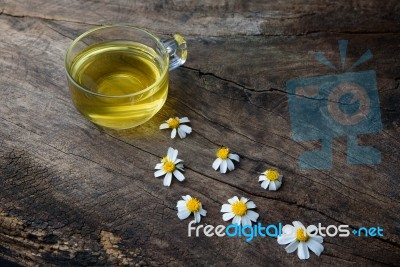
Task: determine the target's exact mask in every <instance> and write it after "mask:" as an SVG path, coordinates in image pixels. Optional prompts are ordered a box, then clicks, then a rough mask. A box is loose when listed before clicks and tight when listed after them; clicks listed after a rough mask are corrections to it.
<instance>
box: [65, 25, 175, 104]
mask: <svg viewBox="0 0 400 267" xmlns="http://www.w3.org/2000/svg"><path fill="white" fill-rule="evenodd" d="M107 28H130V29H134V30H138V31H141V32H143V33H145V34H147V35H149V36H150V37H152V38H153V39H154V40H155V41H156V43H157V44H158V45H160V47H162V49H163V52H165V54H166V55H167V56H166V60H167V62H166V66H165V67H164V70H163V72H162V73H161V75H160V78H159V79H158V80H157V81H156V82H155V83H153V84H152V85H150V86H148V87H146V88H144V89H142V90H140V91H138V92H135V93H132V94H126V95H104V94H99V93H96V92H93V91H91V90H89V89H87V88H85V87H83V86H81V85H80V84H79V83H78V82H77V81H75V79H74V78H72V76H71V75H70V73H69V67H68V62H67V59H68V58H69V56H70V52H71V50H72V48H73V47H74V46H75V44H76V43H78V42H79V41H80V40H82V39H83V38H84V37H85V36H87V35H89V34H91V33H93V32H95V31H99V30H103V29H107ZM168 65H169V56H168V51H167V49H166V48H165V46H164V45H163V44H162V43H161V41H160V39H159V38H158V37H157V36H155V35H154V34H152V33H151V32H149V31H147V30H145V29H142V28H139V27H135V26H132V25H126V24H115V25H104V26H99V27H96V28H93V29H90V30H88V31H86V32H84V33H82V34H81V35H79V36H78V37H77V38H75V40H73V41H72V43H71V44H70V45H69V46H68V49H67V53H66V55H65V71H66V72H67V76H68V79H69V80H70V81H71V82H72V83H73V84H74V85H75V86H76V87H77V88H78V89H80V90H82V91H85V92H87V93H89V94H92V95H96V96H101V97H108V98H123V97H132V96H136V95H140V94H143V93H145V92H147V91H149V90H151V89H153V88H155V87H156V86H157V85H158V84H159V83H160V82H161V81H162V77H164V75H165V74H166V72H168V71H169V68H168Z"/></svg>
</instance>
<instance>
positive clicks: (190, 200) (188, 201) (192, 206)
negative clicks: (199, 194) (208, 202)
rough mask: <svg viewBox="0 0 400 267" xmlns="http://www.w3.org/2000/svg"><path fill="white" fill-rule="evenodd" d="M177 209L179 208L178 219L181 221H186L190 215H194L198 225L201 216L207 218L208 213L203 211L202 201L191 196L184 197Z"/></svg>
mask: <svg viewBox="0 0 400 267" xmlns="http://www.w3.org/2000/svg"><path fill="white" fill-rule="evenodd" d="M182 199H183V200H179V201H178V204H177V205H176V207H177V208H178V217H179V219H181V220H184V219H186V218H187V217H189V216H190V214H192V213H193V214H194V220H195V222H196V223H199V222H200V219H201V216H206V214H207V211H206V210H204V209H203V207H202V205H201V202H200V200H198V199H197V198H194V197H191V196H189V195H186V196H182Z"/></svg>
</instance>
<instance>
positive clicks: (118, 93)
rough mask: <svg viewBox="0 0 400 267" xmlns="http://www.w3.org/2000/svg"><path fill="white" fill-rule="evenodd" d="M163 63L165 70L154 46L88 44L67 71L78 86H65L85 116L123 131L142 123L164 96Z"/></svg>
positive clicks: (70, 84)
mask: <svg viewBox="0 0 400 267" xmlns="http://www.w3.org/2000/svg"><path fill="white" fill-rule="evenodd" d="M166 62H167V65H166V66H165V65H164V64H165V59H163V58H161V57H160V56H159V55H158V54H157V53H156V52H155V51H154V50H153V49H152V48H150V47H148V46H145V45H143V44H139V43H135V42H129V41H126V42H116V41H113V42H105V43H100V44H96V45H93V46H89V47H88V48H86V49H85V50H83V51H81V52H80V53H79V54H78V55H77V56H76V57H75V58H74V60H73V61H72V64H71V66H70V69H69V73H70V75H71V77H72V79H73V80H74V81H75V82H76V83H77V84H75V83H74V82H71V81H70V83H69V86H70V89H71V93H72V98H73V100H74V103H75V105H76V107H77V108H78V110H79V111H80V112H81V113H82V114H83V115H84V116H86V117H88V118H89V119H90V120H91V121H93V122H94V123H96V124H99V125H102V126H105V127H110V128H114V129H126V128H131V127H134V126H137V125H139V124H142V123H143V122H145V121H147V120H148V119H150V118H151V117H152V116H153V115H154V114H155V113H157V112H158V110H159V109H160V108H161V107H162V106H163V104H164V102H165V100H166V98H167V93H168V60H166ZM77 85H79V86H80V87H81V88H85V90H82V89H79V88H78V86H77ZM88 91H90V92H88Z"/></svg>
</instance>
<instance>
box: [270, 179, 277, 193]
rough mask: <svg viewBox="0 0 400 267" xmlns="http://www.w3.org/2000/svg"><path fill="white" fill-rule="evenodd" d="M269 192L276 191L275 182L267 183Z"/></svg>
mask: <svg viewBox="0 0 400 267" xmlns="http://www.w3.org/2000/svg"><path fill="white" fill-rule="evenodd" d="M269 190H270V191H276V185H275V181H271V182H270V183H269Z"/></svg>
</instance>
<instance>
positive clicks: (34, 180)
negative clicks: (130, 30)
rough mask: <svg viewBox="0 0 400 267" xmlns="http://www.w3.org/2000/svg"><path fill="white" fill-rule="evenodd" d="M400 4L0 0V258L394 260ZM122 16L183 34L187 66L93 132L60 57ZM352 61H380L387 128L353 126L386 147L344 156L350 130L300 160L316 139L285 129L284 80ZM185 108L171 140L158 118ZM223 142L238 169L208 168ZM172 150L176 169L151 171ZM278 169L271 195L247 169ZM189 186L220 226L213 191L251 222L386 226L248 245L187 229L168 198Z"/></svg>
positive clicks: (398, 237)
mask: <svg viewBox="0 0 400 267" xmlns="http://www.w3.org/2000/svg"><path fill="white" fill-rule="evenodd" d="M399 12H400V4H399V3H398V1H341V3H339V1H315V0H314V1H287V2H285V1H267V2H264V1H246V0H237V1H228V0H226V1H211V0H210V1H190V2H189V1H143V2H141V3H140V2H136V1H128V0H125V1H123V0H114V1H84V0H72V1H71V0H70V1H44V0H36V1H25V0H0V13H1V15H0V257H1V258H2V260H1V261H0V263H1V264H2V265H3V264H7V262H8V263H9V264H11V262H14V263H18V264H21V265H26V266H33V265H42V266H50V265H73V266H77V265H96V266H102V265H107V266H109V265H117V266H118V265H135V264H139V265H146V264H148V265H193V266H202V265H218V266H223V265H232V266H243V265H244V264H246V265H250V266H256V265H273V266H278V265H310V266H314V265H330V264H334V265H340V266H345V265H357V266H367V265H398V264H400V225H399V222H400V212H399V211H400V209H399V208H400V204H399V201H400V194H399V189H400V187H399V185H400V168H399V158H400V139H399V134H400V128H399V124H400V104H399V103H400V91H399V90H400V89H399V80H400V78H399V73H400V54H399V53H398V50H399V48H400V46H399V44H400V26H399V23H400V15H399V14H400V13H399ZM111 23H131V24H135V25H140V26H142V27H145V28H148V29H149V30H152V31H154V32H157V33H160V34H169V33H172V32H180V33H182V34H183V35H185V36H186V37H187V40H188V43H189V49H190V50H189V59H188V62H187V64H186V65H185V67H181V68H179V69H177V70H176V71H174V72H173V73H171V77H170V93H169V98H168V100H167V103H166V104H165V106H164V108H163V109H162V110H161V111H160V112H159V113H158V114H157V115H156V116H155V117H154V118H153V119H152V120H151V121H150V122H148V123H146V124H145V125H143V126H140V127H138V128H135V129H132V130H127V131H121V132H116V131H110V130H104V129H100V128H98V127H96V126H94V125H92V124H91V123H89V122H88V121H86V120H85V119H84V118H83V117H82V116H80V115H79V114H78V112H77V111H76V110H75V108H74V107H73V105H72V103H71V101H70V99H69V93H68V90H67V86H66V79H65V73H64V67H63V66H64V65H63V64H64V54H65V51H66V48H67V46H68V45H69V44H70V43H71V41H72V39H74V38H75V37H76V36H78V35H79V34H80V33H82V32H84V31H85V30H87V29H89V28H92V27H93V26H95V25H100V24H111ZM339 39H348V40H349V49H348V62H354V61H355V60H357V59H358V57H359V56H360V55H361V54H362V53H363V52H364V51H366V50H367V49H371V51H372V52H373V54H374V58H373V60H370V61H369V62H367V63H366V64H363V65H361V66H360V67H358V68H357V69H356V70H367V69H374V70H376V72H377V79H378V87H379V97H380V102H381V114H382V123H383V128H384V130H383V131H382V132H381V133H379V134H373V135H366V136H363V137H362V138H361V142H362V143H363V144H368V145H373V146H374V147H376V148H378V149H379V150H380V151H381V152H382V163H381V164H379V165H348V164H347V162H346V157H345V156H346V139H345V138H338V139H337V140H335V142H334V167H333V169H332V170H329V171H325V170H324V171H318V170H302V169H299V167H298V165H297V158H298V156H299V155H300V154H301V153H302V152H303V151H305V150H310V149H312V148H315V147H318V143H317V142H312V143H296V142H294V141H293V140H292V139H291V136H290V124H289V114H288V104H287V96H286V94H285V81H286V80H288V79H292V78H297V77H305V76H314V75H325V74H328V73H332V72H331V70H329V69H328V68H326V67H323V66H321V65H320V63H318V62H316V61H315V60H314V55H315V52H316V51H323V52H325V53H326V54H327V55H328V57H329V59H331V60H332V61H333V63H335V64H337V65H338V63H339V53H338V49H337V40H339ZM171 115H178V116H188V117H190V118H191V120H192V124H191V125H192V127H193V129H194V133H193V134H192V135H190V136H189V137H188V138H186V139H184V140H171V139H169V136H168V133H167V132H161V131H159V130H158V126H159V124H160V123H161V122H162V121H163V120H164V119H166V118H168V117H169V116H171ZM221 144H225V145H228V146H230V147H231V149H232V150H234V151H235V152H237V153H239V154H240V156H241V158H242V160H241V162H240V165H239V167H238V169H237V170H235V171H234V172H232V173H229V174H228V175H220V174H219V173H217V172H215V171H214V170H213V169H212V168H211V163H212V161H213V158H214V153H215V151H216V149H217V148H218V147H219V145H221ZM169 146H173V147H175V148H177V149H179V151H180V155H181V157H182V158H183V159H184V160H185V163H186V167H187V169H186V177H187V179H186V181H185V182H184V183H178V182H176V181H173V184H172V186H171V188H165V187H163V186H162V182H161V180H159V179H155V178H154V177H153V168H154V165H155V164H156V163H157V162H158V160H159V158H160V157H162V156H163V155H164V154H165V153H166V149H167V148H168V147H169ZM269 166H277V167H278V168H280V169H281V170H282V172H283V173H284V175H285V180H284V185H283V187H282V188H281V189H280V190H279V191H278V192H266V191H263V190H262V189H261V187H260V186H259V184H258V183H257V172H261V171H263V170H264V169H265V168H267V167H269ZM184 194H190V195H192V196H197V197H199V198H200V199H201V200H202V202H203V205H204V206H205V208H206V209H207V210H208V215H207V217H205V218H204V219H203V221H202V222H203V223H207V224H213V225H217V224H221V223H223V221H222V217H221V214H220V212H219V210H220V206H221V204H222V203H224V202H226V200H227V199H228V198H230V197H232V196H234V195H240V196H246V197H249V198H251V199H252V200H253V201H255V203H256V204H257V205H258V212H259V213H260V221H261V222H263V223H277V222H279V221H282V222H283V223H289V222H291V221H292V220H301V221H302V222H304V223H306V224H313V223H318V222H321V223H322V224H324V225H329V224H335V225H339V224H348V225H350V226H351V227H360V226H378V225H379V226H381V227H382V228H383V229H384V237H379V238H366V237H364V238H356V237H349V238H338V237H336V238H329V237H328V238H325V242H324V247H325V251H324V252H323V254H322V256H321V257H316V256H315V255H312V256H311V259H310V260H308V261H306V262H301V261H300V260H299V259H298V258H297V256H296V255H295V254H286V252H285V251H284V248H283V247H282V246H279V245H278V244H277V243H276V240H274V239H273V238H258V239H255V240H253V241H252V242H251V243H246V242H245V241H244V240H241V239H231V238H216V237H213V238H206V237H204V236H202V237H199V238H188V237H187V223H188V220H186V221H183V222H180V221H179V219H178V218H177V216H176V211H175V205H176V202H177V200H178V199H179V197H180V196H181V195H184Z"/></svg>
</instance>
